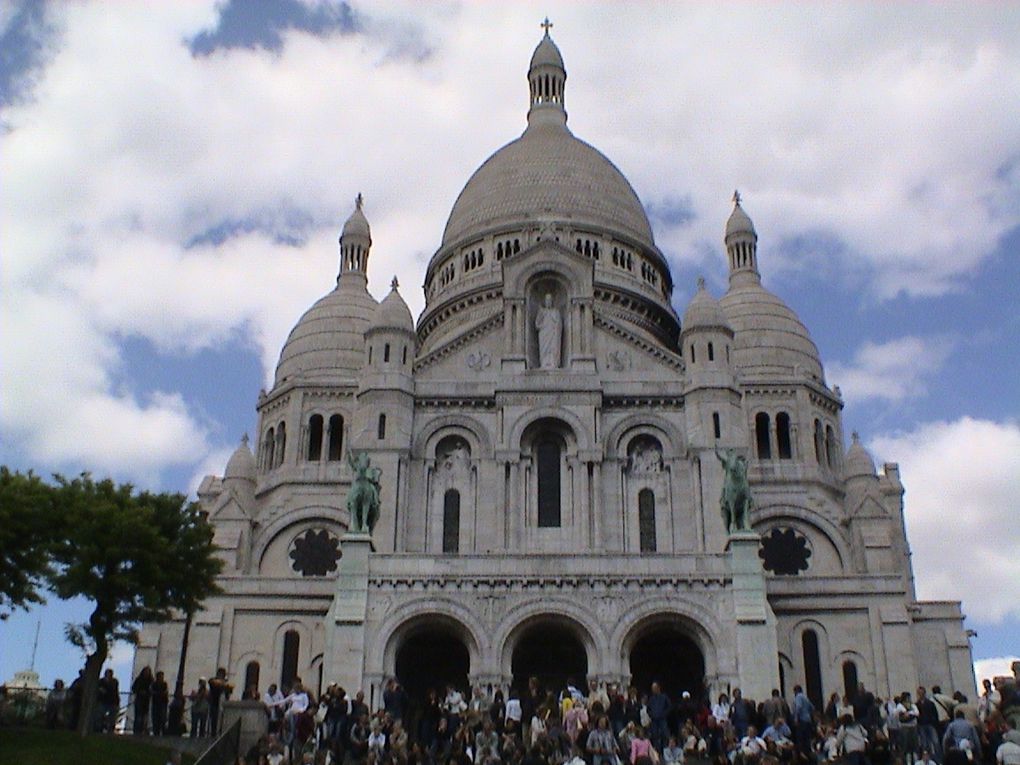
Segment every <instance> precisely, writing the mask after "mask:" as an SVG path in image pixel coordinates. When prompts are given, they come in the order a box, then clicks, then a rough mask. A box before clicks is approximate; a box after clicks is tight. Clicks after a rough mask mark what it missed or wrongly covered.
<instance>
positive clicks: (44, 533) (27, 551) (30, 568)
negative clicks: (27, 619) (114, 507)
mask: <svg viewBox="0 0 1020 765" xmlns="http://www.w3.org/2000/svg"><path fill="white" fill-rule="evenodd" d="M52 519H53V491H52V489H51V487H49V486H47V485H46V484H45V483H43V481H42V480H41V479H40V478H39V477H38V476H36V475H34V474H32V473H27V474H24V475H23V474H21V473H18V472H11V471H10V470H9V469H8V468H6V467H0V619H6V618H7V617H8V616H10V614H11V611H12V610H14V609H15V608H27V607H28V606H30V605H31V604H33V603H42V602H43V598H42V596H41V595H40V594H39V589H40V587H41V586H42V585H43V584H44V583H45V581H46V578H47V576H48V575H49V573H50V558H49V546H50V542H51V541H52V539H53V529H54V524H53V522H52Z"/></svg>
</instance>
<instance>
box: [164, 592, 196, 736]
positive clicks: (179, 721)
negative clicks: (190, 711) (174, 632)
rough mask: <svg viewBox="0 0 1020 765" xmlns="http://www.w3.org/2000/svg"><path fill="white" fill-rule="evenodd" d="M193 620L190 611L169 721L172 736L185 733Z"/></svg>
mask: <svg viewBox="0 0 1020 765" xmlns="http://www.w3.org/2000/svg"><path fill="white" fill-rule="evenodd" d="M191 619H192V613H191V611H188V612H187V614H186V616H185V619H184V634H183V635H182V636H181V660H180V662H178V664H177V682H176V683H174V696H173V698H172V699H171V700H170V716H169V719H168V721H167V722H168V726H167V727H168V728H169V730H170V735H172V736H180V735H181V734H183V733H184V667H185V664H186V663H187V660H188V640H190V639H191Z"/></svg>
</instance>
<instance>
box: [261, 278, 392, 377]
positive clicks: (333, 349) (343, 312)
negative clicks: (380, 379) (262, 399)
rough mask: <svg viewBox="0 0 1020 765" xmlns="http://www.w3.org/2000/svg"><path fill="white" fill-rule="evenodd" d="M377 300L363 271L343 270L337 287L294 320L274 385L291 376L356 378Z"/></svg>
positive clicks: (277, 367) (282, 352) (362, 360)
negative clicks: (367, 286) (371, 292)
mask: <svg viewBox="0 0 1020 765" xmlns="http://www.w3.org/2000/svg"><path fill="white" fill-rule="evenodd" d="M377 305H378V303H376V301H375V298H373V297H372V296H371V295H369V294H368V290H367V289H365V277H364V276H363V275H361V274H360V273H357V272H347V273H344V274H343V275H342V276H341V277H340V282H339V284H337V287H336V289H334V290H333V291H332V292H330V293H329V294H328V295H326V296H325V297H322V298H320V299H319V300H318V301H317V302H316V303H315V305H313V306H312V307H311V308H309V309H308V310H307V311H306V312H305V314H304V316H302V317H301V319H300V320H298V323H297V324H296V325H294V329H292V330H291V332H290V336H289V337H288V338H287V342H286V343H285V344H284V346H283V350H282V351H281V352H280V362H279V364H277V366H276V384H277V385H279V384H280V383H282V382H283V381H284V380H288V379H292V378H302V379H309V380H327V381H328V380H333V379H336V378H338V377H341V378H345V379H346V378H352V377H356V376H357V374H358V373H359V372H360V370H361V367H362V365H363V364H364V356H365V330H366V329H368V326H369V324H370V322H371V321H372V317H373V315H374V314H375V309H376V306H377Z"/></svg>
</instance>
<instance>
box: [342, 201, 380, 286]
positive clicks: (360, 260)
mask: <svg viewBox="0 0 1020 765" xmlns="http://www.w3.org/2000/svg"><path fill="white" fill-rule="evenodd" d="M363 201H364V200H363V198H362V196H361V194H360V193H359V194H358V196H357V197H355V199H354V212H352V213H351V216H350V217H349V218H348V219H347V222H346V223H344V227H343V230H342V231H341V232H340V274H339V276H338V277H337V281H339V280H340V277H342V276H343V275H344V274H346V273H356V274H361V275H362V276H364V277H365V278H366V279H367V278H368V251H369V249H370V248H371V246H372V229H371V228H370V227H369V225H368V218H366V217H365V213H364V212H363V211H362V209H361V205H362V203H363Z"/></svg>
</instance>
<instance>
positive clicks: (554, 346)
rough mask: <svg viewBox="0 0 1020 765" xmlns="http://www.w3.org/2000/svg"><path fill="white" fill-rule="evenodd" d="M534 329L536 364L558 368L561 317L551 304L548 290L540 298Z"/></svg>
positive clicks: (561, 328) (544, 367)
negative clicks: (536, 351)
mask: <svg viewBox="0 0 1020 765" xmlns="http://www.w3.org/2000/svg"><path fill="white" fill-rule="evenodd" d="M535 329H537V330H538V366H539V367H540V368H541V369H556V368H558V367H559V366H560V338H561V336H562V334H563V319H562V318H561V317H560V311H559V309H558V308H556V307H554V306H553V298H552V295H550V294H549V293H548V292H547V293H546V294H545V297H543V298H542V307H541V308H539V309H538V313H537V314H536V315H535Z"/></svg>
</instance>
